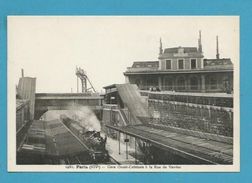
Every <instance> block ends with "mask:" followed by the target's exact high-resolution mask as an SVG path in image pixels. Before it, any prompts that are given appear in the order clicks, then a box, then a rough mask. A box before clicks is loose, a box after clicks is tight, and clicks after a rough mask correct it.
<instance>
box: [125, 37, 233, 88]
mask: <svg viewBox="0 0 252 183" xmlns="http://www.w3.org/2000/svg"><path fill="white" fill-rule="evenodd" d="M216 52H217V53H216V58H214V59H206V58H204V55H203V51H202V44H201V33H199V39H198V47H174V48H165V49H164V50H163V48H162V41H161V39H160V48H159V56H158V61H139V62H134V63H133V65H132V67H128V68H127V70H126V72H124V75H125V78H126V82H127V83H131V84H137V85H138V87H139V88H140V89H142V90H149V89H150V88H153V87H154V88H159V89H160V90H170V91H179V92H180V91H181V92H227V93H231V92H232V90H233V64H232V62H231V59H230V58H220V55H219V49H218V37H216Z"/></svg>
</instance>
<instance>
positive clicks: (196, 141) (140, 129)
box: [106, 125, 233, 164]
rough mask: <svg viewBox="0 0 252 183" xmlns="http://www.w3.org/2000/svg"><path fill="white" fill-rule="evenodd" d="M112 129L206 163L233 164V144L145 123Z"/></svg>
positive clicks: (112, 127) (113, 127) (111, 127)
mask: <svg viewBox="0 0 252 183" xmlns="http://www.w3.org/2000/svg"><path fill="white" fill-rule="evenodd" d="M106 127H108V128H110V129H114V130H116V131H118V132H121V133H124V134H127V135H129V136H132V137H135V138H138V139H141V140H143V141H146V142H150V143H151V144H153V145H154V146H156V147H159V148H161V149H165V150H167V151H170V152H172V153H174V154H177V155H179V156H182V157H184V158H187V159H190V160H192V161H195V162H203V163H205V164H232V162H233V144H229V143H224V142H217V141H214V140H208V139H203V138H199V137H193V136H189V135H184V134H180V133H175V132H171V131H167V130H161V129H155V128H152V127H148V126H145V125H134V126H126V127H115V126H109V125H106Z"/></svg>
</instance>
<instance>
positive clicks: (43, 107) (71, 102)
mask: <svg viewBox="0 0 252 183" xmlns="http://www.w3.org/2000/svg"><path fill="white" fill-rule="evenodd" d="M102 103H103V97H102V96H100V95H98V94H88V93H36V94H35V116H34V118H35V119H39V118H40V117H41V115H43V114H44V113H45V112H46V111H48V110H73V109H79V108H80V107H82V106H88V107H89V108H90V109H92V110H93V111H95V112H98V111H99V110H101V109H102Z"/></svg>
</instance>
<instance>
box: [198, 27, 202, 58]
mask: <svg viewBox="0 0 252 183" xmlns="http://www.w3.org/2000/svg"><path fill="white" fill-rule="evenodd" d="M198 51H199V52H200V53H202V44H201V30H200V31H199V39H198Z"/></svg>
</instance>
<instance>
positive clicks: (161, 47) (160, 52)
mask: <svg viewBox="0 0 252 183" xmlns="http://www.w3.org/2000/svg"><path fill="white" fill-rule="evenodd" d="M161 54H163V44H162V39H161V38H160V40H159V55H161Z"/></svg>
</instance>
